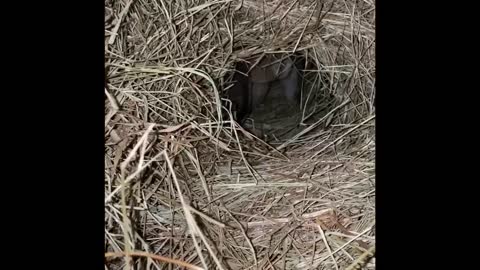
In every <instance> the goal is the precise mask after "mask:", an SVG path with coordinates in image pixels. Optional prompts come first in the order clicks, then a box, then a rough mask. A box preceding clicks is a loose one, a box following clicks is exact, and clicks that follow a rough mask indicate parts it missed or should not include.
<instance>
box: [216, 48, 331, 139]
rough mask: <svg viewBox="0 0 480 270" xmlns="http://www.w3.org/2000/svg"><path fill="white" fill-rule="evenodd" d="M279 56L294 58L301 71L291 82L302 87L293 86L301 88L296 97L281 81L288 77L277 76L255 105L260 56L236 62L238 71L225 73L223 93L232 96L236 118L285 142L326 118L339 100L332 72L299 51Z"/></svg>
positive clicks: (252, 129)
mask: <svg viewBox="0 0 480 270" xmlns="http://www.w3.org/2000/svg"><path fill="white" fill-rule="evenodd" d="M275 59H280V60H279V62H281V59H293V60H292V62H293V63H294V65H293V69H292V72H296V73H297V75H298V76H297V77H296V79H297V80H296V82H297V83H292V82H290V84H288V85H290V86H289V87H290V88H291V86H292V85H296V87H298V88H297V90H293V89H290V90H289V91H290V92H292V91H298V98H296V99H295V100H294V101H292V100H290V99H289V98H288V97H287V96H286V92H288V91H286V90H285V89H286V87H285V84H284V83H282V82H281V81H282V80H283V81H285V79H282V80H279V79H276V78H274V79H273V80H271V81H269V82H268V86H266V87H268V91H267V92H266V94H265V96H264V97H263V98H261V100H259V101H258V104H253V105H252V99H254V97H253V98H252V94H255V93H252V91H258V89H257V88H255V86H253V87H252V84H253V85H255V82H252V80H255V79H256V77H255V76H256V74H258V73H259V72H258V71H256V68H257V67H258V66H259V63H258V62H259V61H258V60H257V59H254V60H252V59H246V60H245V59H242V60H239V61H237V62H235V63H234V67H233V68H232V69H233V70H234V71H233V72H229V73H227V74H226V75H225V77H224V82H225V83H224V85H223V87H222V89H223V91H222V96H223V97H224V98H226V99H228V100H230V102H231V110H232V114H233V116H234V119H235V120H236V121H237V122H238V123H239V124H240V125H241V126H242V127H243V128H245V129H246V130H247V131H249V132H251V133H252V134H254V135H256V136H257V137H258V138H260V139H262V140H264V141H265V142H267V143H269V144H271V145H275V144H280V143H283V142H284V141H286V140H288V139H290V138H292V137H293V136H295V135H296V134H298V133H299V132H301V131H302V130H304V129H305V128H307V127H308V126H309V125H311V124H313V123H315V122H317V121H318V120H320V119H322V118H324V116H326V114H327V113H328V112H329V111H330V110H331V109H332V108H333V105H334V103H335V102H334V101H335V98H334V95H333V94H332V91H331V85H330V82H329V77H328V74H326V73H325V72H322V71H321V70H320V69H319V67H317V65H316V64H315V63H313V62H312V61H306V59H305V58H304V57H303V56H301V55H299V54H297V55H293V56H290V55H282V56H278V55H277V56H276V58H275ZM289 61H290V60H289ZM260 63H261V62H260ZM256 64H257V66H255V65H256ZM270 65H271V66H273V64H270ZM264 66H268V65H264ZM264 66H262V67H264ZM284 66H286V65H284ZM257 69H258V68H257ZM255 72H257V73H255ZM254 73H255V74H254ZM261 75H264V74H263V73H261ZM257 77H258V76H257ZM266 77H268V76H266ZM291 78H292V77H286V80H287V81H288V80H290V81H291V80H292V79H291ZM267 79H270V78H267ZM287 94H288V93H287ZM257 99H258V98H257ZM253 103H255V102H253ZM322 127H323V128H324V127H325V123H323V125H319V128H322Z"/></svg>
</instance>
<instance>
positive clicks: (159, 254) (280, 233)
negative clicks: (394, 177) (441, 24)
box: [105, 0, 375, 269]
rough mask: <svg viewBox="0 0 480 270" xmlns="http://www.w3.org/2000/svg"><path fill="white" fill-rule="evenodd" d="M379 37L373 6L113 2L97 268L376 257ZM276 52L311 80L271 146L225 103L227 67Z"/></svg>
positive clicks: (271, 265)
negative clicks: (295, 58)
mask: <svg viewBox="0 0 480 270" xmlns="http://www.w3.org/2000/svg"><path fill="white" fill-rule="evenodd" d="M374 22H375V6H374V2H373V1H370V0H364V1H351V0H348V1H315V0H298V1H281V0H265V1H254V0H244V1H238V0H237V1H231V0H219V1H207V0H180V1H165V0H148V1H145V0H137V1H132V0H122V1H109V0H107V3H106V20H105V27H106V32H105V33H106V38H105V40H106V46H105V50H106V56H105V57H106V58H105V59H106V76H107V82H106V88H105V93H106V95H105V96H106V98H105V104H106V111H105V115H106V118H105V140H106V149H105V239H106V242H105V250H106V269H120V268H126V269H355V268H353V267H354V266H356V265H359V264H362V262H359V261H364V259H365V258H366V257H367V258H368V257H371V256H370V255H369V254H370V253H373V252H374V249H373V247H374V245H375V232H374V230H375V168H374V158H375V157H374V151H375V142H374V119H375V107H374V105H373V101H374V98H375V61H374V58H375V54H374V53H375V52H374V51H375V27H374ZM271 52H297V53H301V54H302V55H303V56H304V57H305V59H306V61H307V62H308V63H309V64H310V67H313V68H310V69H308V70H306V71H305V72H306V76H305V77H306V78H307V77H308V78H309V79H308V82H309V83H308V85H309V87H305V88H304V89H303V90H302V91H303V92H302V94H303V96H304V97H305V98H304V100H306V102H305V104H307V105H308V106H304V107H303V109H302V123H301V124H300V125H299V128H298V129H297V130H296V132H295V134H292V136H291V137H290V138H289V139H285V140H280V139H278V140H273V141H271V142H269V144H267V143H264V142H263V141H261V140H259V139H257V138H255V137H253V136H252V135H250V134H248V133H247V132H245V131H244V130H243V129H242V128H241V127H239V126H238V124H236V122H234V121H233V120H232V116H231V114H230V115H229V119H223V120H222V114H224V112H225V111H224V110H225V109H224V108H222V104H226V103H225V102H224V100H223V97H224V93H223V91H224V88H225V85H226V83H227V82H225V79H224V78H227V77H226V75H227V74H228V72H230V69H231V68H232V67H233V65H234V62H235V60H236V59H238V58H244V57H248V56H251V55H254V54H261V53H271ZM307 97H308V98H307ZM227 104H228V102H227ZM227 115H228V114H227ZM125 254H129V256H125ZM357 263H359V264H357ZM364 264H366V268H367V269H373V268H374V260H370V261H369V262H368V263H364Z"/></svg>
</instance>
